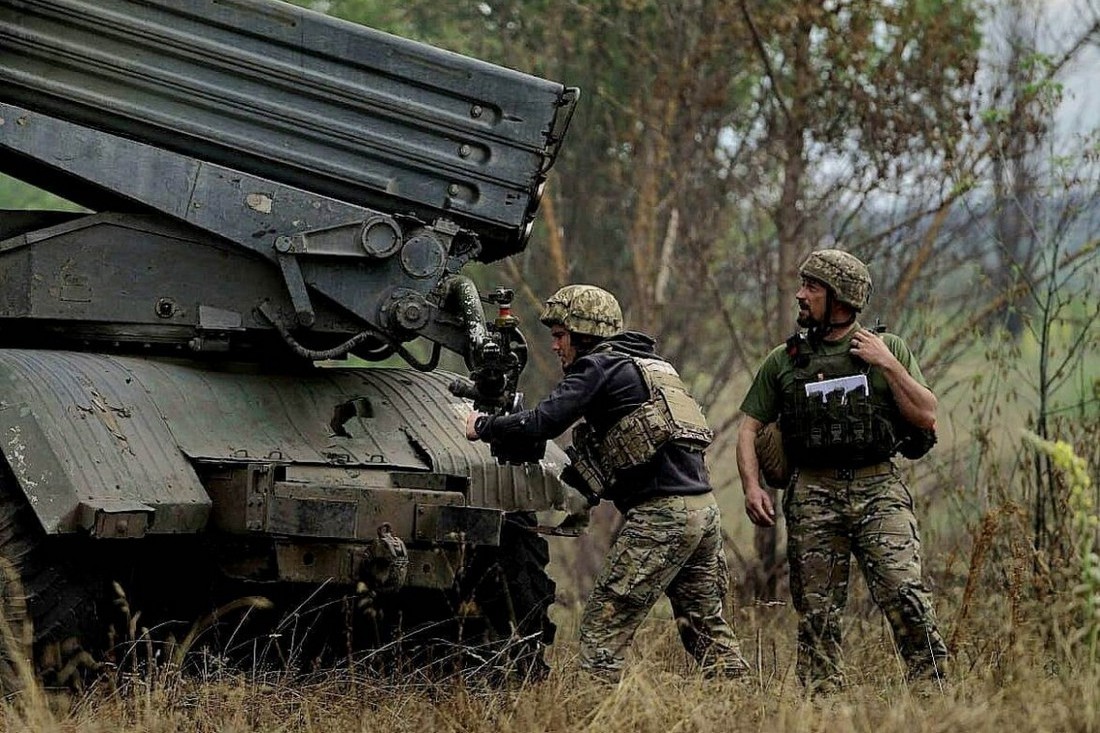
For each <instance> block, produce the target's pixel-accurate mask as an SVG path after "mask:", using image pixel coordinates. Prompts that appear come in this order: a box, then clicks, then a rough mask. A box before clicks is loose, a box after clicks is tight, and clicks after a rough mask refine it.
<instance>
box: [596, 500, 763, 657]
mask: <svg viewBox="0 0 1100 733" xmlns="http://www.w3.org/2000/svg"><path fill="white" fill-rule="evenodd" d="M728 587H729V570H728V568H727V567H726V560H725V556H724V555H723V554H722V530H721V516H720V514H719V511H718V506H717V504H715V503H714V495H713V494H705V495H703V496H669V497H661V498H656V499H650V500H648V501H645V502H643V503H642V504H640V505H638V506H636V507H634V508H633V509H630V510H629V511H627V513H626V516H625V522H624V524H623V528H622V531H621V532H620V533H619V536H618V538H617V539H616V540H615V544H614V545H613V546H612V547H611V551H610V552H609V553H608V556H607V558H606V560H605V561H604V564H603V568H602V569H601V570H600V574H599V576H598V577H597V578H596V586H595V588H594V589H593V590H592V595H591V596H590V597H589V599H588V603H587V604H586V605H585V608H584V614H583V615H582V617H581V629H580V642H581V666H582V667H583V668H585V669H587V670H590V671H593V672H597V673H601V674H607V675H617V674H618V673H619V672H620V671H621V670H622V667H623V663H624V657H625V654H626V650H627V647H629V646H630V642H631V640H632V639H633V638H634V634H635V632H637V630H638V627H639V626H641V624H642V621H644V620H645V617H646V615H647V614H648V613H649V610H650V609H651V608H652V607H653V605H654V604H655V603H656V602H657V600H658V599H659V598H660V597H661V594H662V593H665V594H667V595H668V598H669V600H670V601H671V602H672V611H673V614H674V615H675V617H676V625H677V628H678V630H679V632H680V639H681V641H682V642H683V644H684V648H686V649H687V651H688V652H689V653H690V654H691V655H692V656H693V657H694V658H695V660H696V661H697V662H698V663H699V664H700V665H701V666H702V667H703V668H704V669H705V670H707V671H708V672H710V673H714V674H723V675H727V676H739V675H741V674H744V673H745V672H746V671H747V669H748V665H747V664H746V663H745V660H744V659H743V658H742V657H741V651H740V646H739V644H738V641H737V638H736V637H735V636H734V633H733V629H732V628H730V626H729V624H727V623H726V620H725V619H724V618H723V616H722V598H723V596H725V594H726V590H727V588H728Z"/></svg>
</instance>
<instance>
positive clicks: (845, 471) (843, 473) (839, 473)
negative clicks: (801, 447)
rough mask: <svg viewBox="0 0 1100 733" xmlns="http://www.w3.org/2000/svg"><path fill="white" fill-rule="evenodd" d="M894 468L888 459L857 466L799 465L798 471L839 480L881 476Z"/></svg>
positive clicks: (807, 474) (805, 474) (803, 473)
mask: <svg viewBox="0 0 1100 733" xmlns="http://www.w3.org/2000/svg"><path fill="white" fill-rule="evenodd" d="M893 470H894V464H893V463H891V462H890V461H882V462H881V463H872V464H871V465H870V466H860V467H859V468H817V467H812V466H807V467H805V468H803V467H799V469H798V472H799V473H800V474H802V475H803V476H818V477H820V478H833V479H839V480H840V481H851V480H852V479H857V478H870V477H872V476H883V475H885V474H888V473H892V472H893Z"/></svg>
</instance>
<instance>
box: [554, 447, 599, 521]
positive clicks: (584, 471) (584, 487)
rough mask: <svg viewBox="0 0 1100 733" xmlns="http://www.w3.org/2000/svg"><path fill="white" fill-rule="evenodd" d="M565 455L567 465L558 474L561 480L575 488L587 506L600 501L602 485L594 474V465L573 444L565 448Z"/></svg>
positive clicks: (594, 504) (595, 504)
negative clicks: (567, 460) (567, 461)
mask: <svg viewBox="0 0 1100 733" xmlns="http://www.w3.org/2000/svg"><path fill="white" fill-rule="evenodd" d="M565 455H566V456H568V457H569V465H568V466H566V467H565V468H564V469H562V472H561V476H560V478H561V480H562V482H563V483H564V484H566V485H567V486H572V487H573V488H574V489H576V490H577V493H579V494H580V495H581V496H583V497H584V498H585V501H587V502H588V505H589V506H597V505H598V504H599V503H600V497H601V496H602V494H603V491H604V485H603V484H602V483H601V482H600V479H599V476H597V475H596V471H595V466H593V465H592V464H591V462H589V461H588V460H587V459H586V458H585V457H584V456H582V455H581V454H580V452H579V451H578V450H577V449H576V448H575V447H573V446H569V447H568V448H566V449H565Z"/></svg>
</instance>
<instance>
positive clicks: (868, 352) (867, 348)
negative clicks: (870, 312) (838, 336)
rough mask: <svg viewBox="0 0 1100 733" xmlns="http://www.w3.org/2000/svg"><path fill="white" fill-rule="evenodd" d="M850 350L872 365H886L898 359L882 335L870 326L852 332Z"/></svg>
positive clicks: (853, 354)
mask: <svg viewBox="0 0 1100 733" xmlns="http://www.w3.org/2000/svg"><path fill="white" fill-rule="evenodd" d="M849 351H851V352H852V356H858V357H859V358H860V359H863V361H865V362H867V363H868V364H870V365H871V366H877V367H886V366H888V365H889V364H890V363H891V362H893V361H896V359H897V357H895V356H894V354H893V352H891V351H890V347H889V346H887V345H886V342H885V341H883V340H882V336H880V335H878V334H877V333H875V332H874V331H872V330H870V329H868V328H861V329H859V330H858V331H856V332H855V333H854V334H852V341H851V346H850V347H849Z"/></svg>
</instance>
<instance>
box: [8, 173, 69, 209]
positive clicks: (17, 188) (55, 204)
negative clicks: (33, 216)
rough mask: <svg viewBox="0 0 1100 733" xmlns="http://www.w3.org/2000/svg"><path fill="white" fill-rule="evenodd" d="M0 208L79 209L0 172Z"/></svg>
mask: <svg viewBox="0 0 1100 733" xmlns="http://www.w3.org/2000/svg"><path fill="white" fill-rule="evenodd" d="M0 209H60V210H62V211H79V207H78V206H75V205H73V204H71V203H69V202H68V201H65V200H64V199H62V198H60V197H58V196H54V195H53V194H51V193H48V192H46V191H41V190H39V189H37V188H34V187H33V186H30V185H28V184H26V183H23V182H22V181H19V180H16V179H14V178H9V177H8V176H5V175H3V174H0Z"/></svg>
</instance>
